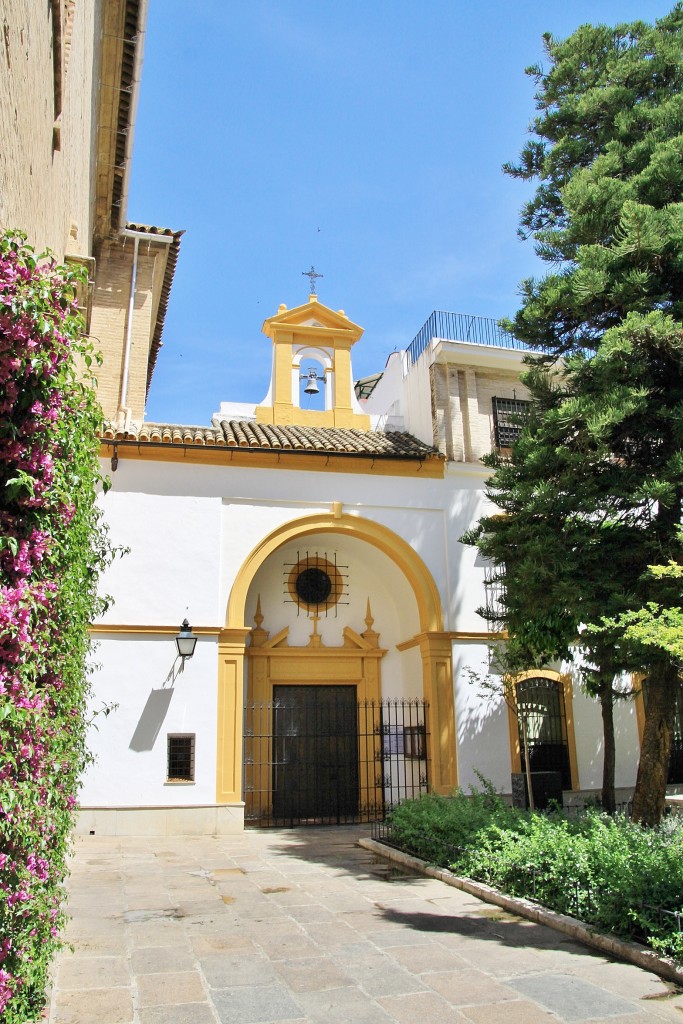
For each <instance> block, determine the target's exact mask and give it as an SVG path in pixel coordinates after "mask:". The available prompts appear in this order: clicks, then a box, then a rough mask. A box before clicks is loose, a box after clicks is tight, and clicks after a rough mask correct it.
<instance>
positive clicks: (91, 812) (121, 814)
mask: <svg viewBox="0 0 683 1024" xmlns="http://www.w3.org/2000/svg"><path fill="white" fill-rule="evenodd" d="M243 831H244V804H243V803H239V804H215V805H211V806H208V807H82V808H81V809H80V811H79V812H78V817H77V821H76V827H75V829H74V832H75V834H76V835H77V836H78V835H80V836H87V835H96V836H232V835H238V834H239V833H241V832H243Z"/></svg>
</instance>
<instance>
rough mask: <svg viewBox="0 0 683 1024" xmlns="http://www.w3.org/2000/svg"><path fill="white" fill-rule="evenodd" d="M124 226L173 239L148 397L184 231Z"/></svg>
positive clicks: (151, 356)
mask: <svg viewBox="0 0 683 1024" xmlns="http://www.w3.org/2000/svg"><path fill="white" fill-rule="evenodd" d="M126 227H127V228H128V229H129V230H130V231H140V232H143V233H144V234H147V235H149V236H150V238H153V237H154V235H164V236H165V237H166V238H172V239H173V241H172V242H171V244H170V245H169V247H168V257H167V259H166V270H165V271H164V280H163V282H162V284H161V294H160V297H159V308H158V310H157V322H156V324H155V325H154V335H153V336H152V344H151V347H150V350H149V361H148V363H147V387H146V390H145V398H148V397H149V388H150V385H151V383H152V374H153V373H154V367H155V366H156V363H157V357H158V355H159V349H160V348H161V346H162V345H163V342H162V340H161V335H162V334H163V331H164V320H165V319H166V310H167V309H168V300H169V298H170V295H171V287H172V285H173V276H174V274H175V268H176V265H177V263H178V254H179V252H180V239H181V238H182V236H183V235H184V234H185V232H184V231H173V230H172V229H171V228H159V227H154V226H153V225H151V224H133V223H131V222H129V223H128V224H126Z"/></svg>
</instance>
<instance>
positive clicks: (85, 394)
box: [0, 233, 109, 1024]
mask: <svg viewBox="0 0 683 1024" xmlns="http://www.w3.org/2000/svg"><path fill="white" fill-rule="evenodd" d="M78 280H79V278H78V273H77V272H74V271H73V270H70V269H68V268H66V267H57V266H55V264H54V261H53V260H51V259H50V258H49V257H42V258H37V257H36V255H35V253H34V252H33V250H32V249H31V248H30V247H28V246H27V245H26V244H25V240H24V238H23V236H21V235H19V234H16V233H11V234H6V235H4V236H0V1019H2V1020H3V1021H4V1022H6V1024H24V1022H25V1021H27V1020H31V1019H34V1018H35V1017H36V1016H38V1015H39V1014H40V1011H41V1008H42V1006H43V1003H44V998H45V996H44V993H45V986H46V981H47V974H48V967H49V963H50V960H51V958H52V955H53V953H54V951H55V950H56V948H57V947H58V945H59V941H60V940H59V936H60V929H61V928H62V926H63V924H64V910H63V907H62V897H63V882H64V878H65V876H66V873H67V856H68V851H69V835H70V831H71V827H72V824H73V813H74V809H75V805H76V796H77V791H78V780H79V777H80V775H81V772H82V770H83V768H84V766H85V764H86V763H87V760H88V754H87V749H86V744H85V732H86V726H87V721H86V719H87V710H86V708H87V698H88V690H89V683H88V668H87V666H88V654H89V649H90V639H89V633H88V623H89V622H90V621H91V620H92V618H93V617H94V615H95V614H97V613H98V612H99V611H101V610H102V604H103V599H102V598H100V597H98V593H97V583H98V577H99V574H100V571H101V569H102V568H104V566H105V565H106V563H107V560H108V558H109V549H108V544H107V540H106V532H105V530H104V528H103V526H102V523H101V520H100V512H99V510H98V505H97V497H96V493H97V490H98V488H99V487H101V485H102V483H103V481H102V479H101V477H100V475H99V467H98V460H97V451H98V442H97V437H98V428H99V426H100V410H99V406H98V404H97V399H96V395H95V391H94V387H93V380H92V376H91V367H92V365H93V357H92V354H91V352H90V350H89V347H88V343H87V340H86V339H85V338H84V337H83V321H82V317H81V315H80V313H79V311H78V309H77V305H76V301H75V296H76V290H77V285H78Z"/></svg>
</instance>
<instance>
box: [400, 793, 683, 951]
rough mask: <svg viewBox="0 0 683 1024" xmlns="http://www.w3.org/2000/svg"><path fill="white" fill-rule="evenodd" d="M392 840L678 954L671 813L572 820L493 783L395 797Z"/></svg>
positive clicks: (679, 891)
mask: <svg viewBox="0 0 683 1024" xmlns="http://www.w3.org/2000/svg"><path fill="white" fill-rule="evenodd" d="M391 841H392V843H393V844H395V845H398V846H400V847H401V848H402V849H405V850H406V851H409V852H411V853H413V854H416V855H417V856H419V857H422V858H423V859H425V860H428V861H430V862H432V863H436V864H438V865H440V866H442V867H449V868H451V870H453V871H454V872H455V873H456V874H458V875H461V876H465V877H468V878H472V879H474V880H476V881H480V882H485V883H486V884H487V885H492V886H494V887H496V888H498V889H500V890H502V891H503V892H506V893H509V894H510V895H514V896H520V897H525V898H532V899H535V900H537V901H538V902H539V903H541V904H543V905H544V906H547V907H549V908H551V909H553V910H556V911H558V912H560V913H563V914H570V915H572V916H574V917H578V918H580V919H582V920H583V921H585V922H587V923H588V924H592V925H595V926H596V927H598V928H600V929H602V930H604V931H608V932H612V933H614V934H615V935H620V936H624V937H629V936H631V937H635V938H638V939H640V940H641V941H644V942H647V943H648V945H650V946H651V947H652V948H653V949H656V950H657V951H658V952H660V953H664V954H667V955H670V956H674V957H677V958H678V959H682V960H683V937H682V936H681V934H680V933H679V932H678V930H677V928H676V924H675V918H674V916H673V915H674V913H675V912H681V911H682V910H683V822H680V821H678V820H676V819H670V820H667V821H666V822H665V823H664V824H663V825H661V826H660V827H659V828H657V829H644V828H642V827H641V826H639V825H637V824H635V823H633V822H629V821H627V820H626V819H625V818H623V817H610V816H609V815H605V814H601V813H599V812H597V811H587V812H585V813H584V814H582V815H581V816H580V817H578V818H576V819H573V820H570V819H568V818H565V817H564V816H563V815H562V814H561V813H559V812H558V813H554V814H550V815H544V814H533V813H529V812H524V811H519V810H515V809H513V808H511V807H508V806H507V805H506V804H505V803H504V802H503V800H502V799H501V798H500V797H496V796H495V795H493V794H492V793H491V792H490V791H489V792H485V793H481V792H473V793H472V794H471V795H470V796H465V795H464V794H463V793H462V792H456V793H455V794H454V795H453V796H452V797H436V796H429V797H426V798H423V799H421V800H417V801H405V802H404V803H402V804H400V806H399V807H397V808H396V809H395V810H394V811H393V812H392V815H391ZM654 908H662V909H663V910H668V911H670V912H671V914H670V915H668V914H662V913H660V912H659V910H658V909H654Z"/></svg>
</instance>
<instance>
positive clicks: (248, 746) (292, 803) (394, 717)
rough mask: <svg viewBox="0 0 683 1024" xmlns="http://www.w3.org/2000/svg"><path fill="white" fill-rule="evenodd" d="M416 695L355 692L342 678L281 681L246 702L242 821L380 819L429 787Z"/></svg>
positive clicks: (424, 728)
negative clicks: (261, 698) (263, 696)
mask: <svg viewBox="0 0 683 1024" xmlns="http://www.w3.org/2000/svg"><path fill="white" fill-rule="evenodd" d="M428 713H429V708H428V705H427V704H426V702H425V701H424V700H421V699H418V698H416V699H414V700H400V699H386V698H385V699H379V700H357V696H356V687H355V686H349V685H308V686H306V685H300V686H297V685H282V686H277V685H276V686H274V687H273V700H272V701H267V702H258V703H257V702H248V703H247V705H246V707H245V722H244V737H245V742H244V752H245V758H244V782H245V794H244V798H245V824H246V825H252V826H256V827H267V826H280V827H282V826H295V825H335V824H337V825H341V824H351V823H356V822H371V821H382V820H383V819H384V817H385V816H386V814H387V811H388V810H390V809H391V807H393V806H394V805H395V804H397V803H399V802H400V801H401V800H404V799H407V798H411V797H418V796H421V795H422V794H424V793H426V792H427V791H428V788H429V770H428V764H429V761H428V746H429V723H428Z"/></svg>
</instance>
